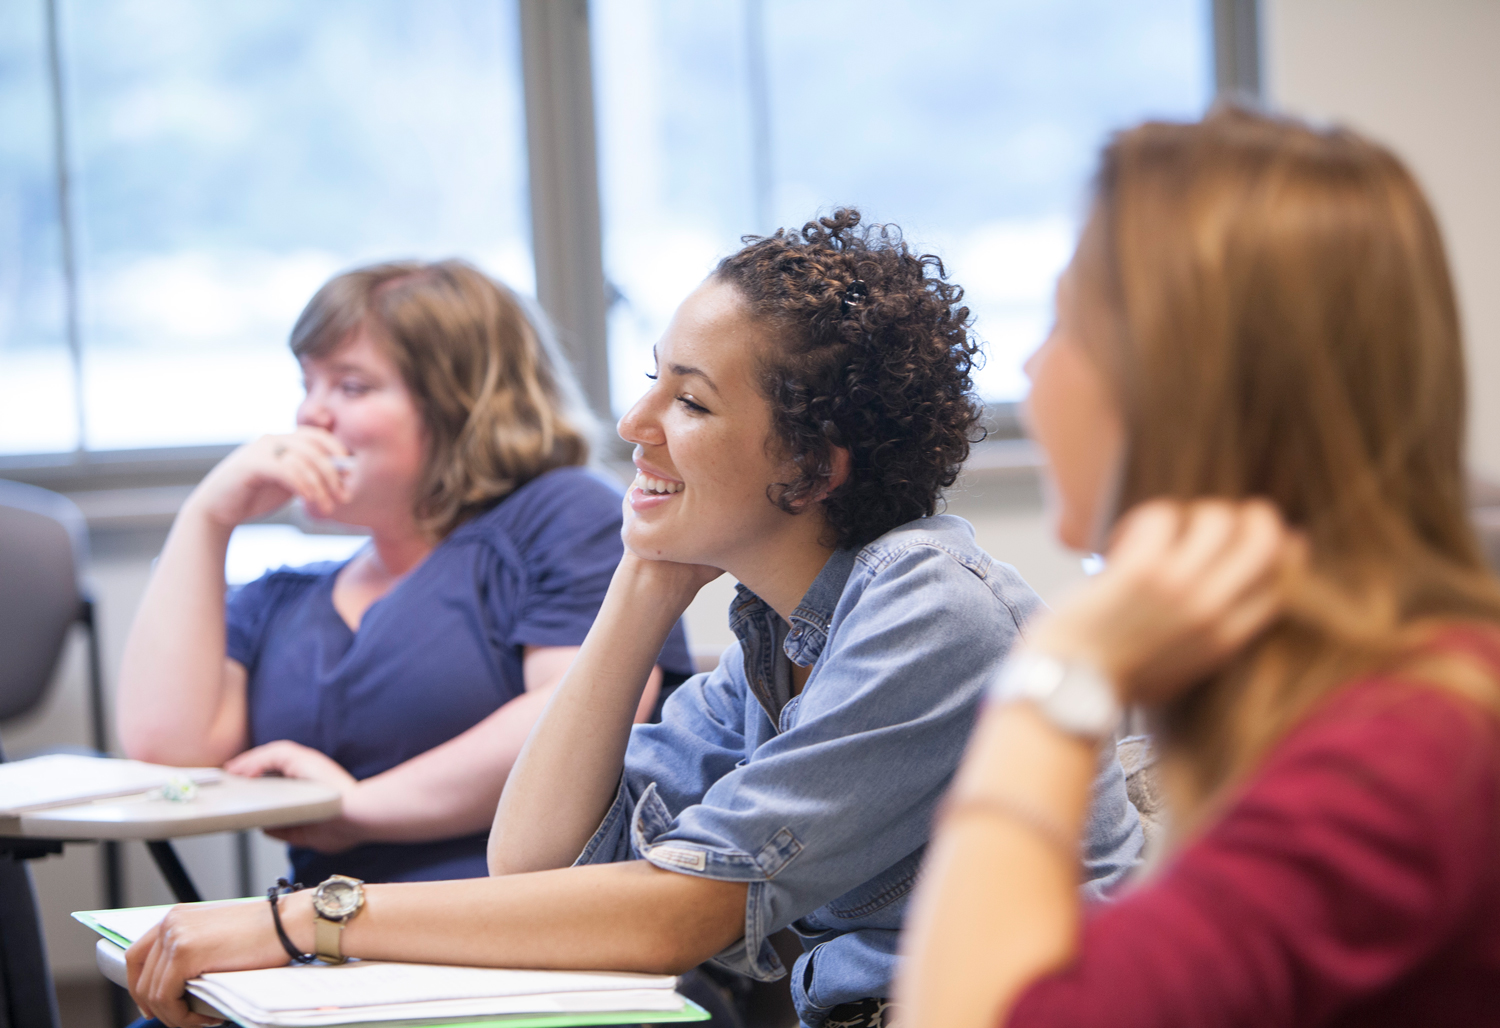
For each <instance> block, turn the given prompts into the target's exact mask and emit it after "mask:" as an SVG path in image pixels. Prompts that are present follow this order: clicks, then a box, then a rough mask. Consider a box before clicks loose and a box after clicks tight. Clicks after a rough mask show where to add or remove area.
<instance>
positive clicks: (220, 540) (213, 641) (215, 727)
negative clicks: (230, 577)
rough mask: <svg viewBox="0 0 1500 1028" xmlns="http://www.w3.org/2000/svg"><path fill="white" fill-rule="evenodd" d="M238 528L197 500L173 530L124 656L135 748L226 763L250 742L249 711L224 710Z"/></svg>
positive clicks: (181, 759) (164, 757)
mask: <svg viewBox="0 0 1500 1028" xmlns="http://www.w3.org/2000/svg"><path fill="white" fill-rule="evenodd" d="M230 532H231V529H230V528H228V527H225V526H223V525H220V524H217V523H215V522H214V521H213V520H212V519H210V518H209V517H207V516H206V515H205V514H203V513H202V512H201V511H199V510H198V509H197V508H196V507H195V505H194V504H193V503H192V501H191V500H189V502H188V504H187V506H185V507H184V508H183V511H182V513H181V514H180V515H179V516H178V518H177V521H176V522H175V523H174V524H173V526H172V531H171V534H170V535H169V536H168V537H167V544H166V546H165V548H164V549H163V550H162V554H161V557H160V558H159V559H158V560H157V563H156V568H155V570H154V571H153V573H152V575H151V580H150V582H149V583H148V584H147V587H146V593H145V596H144V598H143V599H142V601H141V606H140V610H139V612H138V613H137V615H136V619H135V624H134V625H133V626H132V628H131V631H130V637H129V639H128V640H127V642H126V645H125V654H124V658H123V660H122V661H121V666H120V691H119V715H118V718H119V731H120V738H121V741H122V743H123V744H124V747H125V751H126V753H128V754H129V755H130V756H132V757H138V758H141V759H145V760H153V761H158V762H162V763H171V764H220V763H223V762H224V761H225V760H227V759H228V758H229V757H230V756H233V755H234V753H236V752H238V751H239V750H240V749H243V747H244V738H243V736H244V725H243V721H244V719H243V716H240V717H238V718H235V717H233V716H228V717H226V716H225V715H226V711H225V710H224V701H225V693H226V688H225V629H224V590H225V583H224V555H225V552H226V551H227V549H228V546H229V535H230ZM228 713H229V714H231V715H232V714H233V713H234V712H228Z"/></svg>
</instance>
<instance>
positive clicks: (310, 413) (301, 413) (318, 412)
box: [297, 393, 333, 431]
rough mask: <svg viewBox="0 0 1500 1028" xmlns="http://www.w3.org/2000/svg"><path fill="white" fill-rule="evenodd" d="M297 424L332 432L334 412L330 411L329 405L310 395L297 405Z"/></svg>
mask: <svg viewBox="0 0 1500 1028" xmlns="http://www.w3.org/2000/svg"><path fill="white" fill-rule="evenodd" d="M297 424H298V425H299V426H301V425H308V426H310V427H312V428H321V429H323V430H324V431H332V430H333V411H331V410H329V409H328V405H327V404H326V403H324V402H323V401H322V400H321V399H320V398H319V397H317V396H315V395H314V394H312V393H308V394H307V395H306V396H304V397H303V398H302V402H301V403H300V404H298V405H297Z"/></svg>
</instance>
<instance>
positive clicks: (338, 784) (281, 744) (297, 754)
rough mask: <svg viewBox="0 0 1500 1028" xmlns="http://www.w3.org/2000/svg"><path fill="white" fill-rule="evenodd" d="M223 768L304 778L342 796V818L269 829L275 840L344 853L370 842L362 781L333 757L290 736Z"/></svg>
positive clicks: (250, 775) (250, 774) (240, 772)
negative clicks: (363, 815)
mask: <svg viewBox="0 0 1500 1028" xmlns="http://www.w3.org/2000/svg"><path fill="white" fill-rule="evenodd" d="M224 770H225V771H228V772H229V773H230V774H232V775H240V776H242V777H245V778H259V777H261V776H263V775H277V776H280V777H283V778H305V779H308V780H309V781H313V782H322V783H323V784H324V785H327V786H331V787H332V788H334V789H337V790H338V791H339V793H340V795H342V797H343V803H344V809H343V814H342V815H341V816H340V817H336V818H333V819H332V820H330V821H323V822H320V823H318V824H313V825H295V826H293V827H290V828H274V829H266V834H267V835H269V836H271V837H272V838H273V839H280V840H281V841H282V842H285V843H290V844H291V845H293V846H303V847H306V848H307V849H313V850H317V851H318V852H319V853H342V852H343V851H344V850H347V849H350V848H352V847H354V846H358V845H359V844H360V843H362V842H368V841H369V839H368V836H367V833H366V832H365V831H364V829H363V828H362V826H361V822H360V819H359V814H358V808H359V795H360V783H359V781H358V780H357V779H356V778H355V777H354V776H353V775H351V774H350V773H349V772H348V771H345V770H344V769H343V767H342V766H340V765H339V764H338V762H336V761H335V760H333V759H332V758H331V757H329V756H327V755H326V754H323V753H319V752H318V751H317V750H315V749H312V748H310V747H307V746H303V745H302V744H301V743H296V742H292V741H291V740H289V739H281V740H279V741H277V742H268V743H266V744H265V745H263V746H257V747H255V748H254V749H250V750H246V751H245V752H244V753H241V754H240V755H239V756H237V757H234V758H232V759H231V760H229V761H227V762H226V763H225V764H224Z"/></svg>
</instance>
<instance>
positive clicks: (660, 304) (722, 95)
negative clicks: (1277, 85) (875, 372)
mask: <svg viewBox="0 0 1500 1028" xmlns="http://www.w3.org/2000/svg"><path fill="white" fill-rule="evenodd" d="M594 10H595V38H594V43H595V52H596V55H597V56H596V64H597V81H598V87H597V88H598V93H599V107H600V111H599V113H600V126H601V129H600V142H601V154H602V158H601V172H602V181H603V195H604V203H605V218H606V221H605V238H606V243H605V260H606V271H607V274H608V275H609V276H610V279H611V281H612V282H613V283H614V285H615V287H616V289H617V291H618V295H619V300H618V302H617V303H616V305H615V307H614V309H613V310H612V312H611V319H610V333H611V335H610V345H611V360H612V365H613V378H614V383H613V385H614V402H615V404H616V406H617V407H624V406H626V405H628V404H629V403H630V402H631V400H633V398H634V397H635V396H636V395H638V394H639V393H640V391H641V388H642V385H643V382H644V380H643V379H641V373H642V372H643V371H645V370H648V369H649V366H650V365H649V360H650V345H651V342H652V341H653V340H654V338H655V337H656V336H657V335H658V334H659V333H660V332H661V330H662V328H663V327H664V326H665V322H666V319H667V318H668V317H669V316H670V313H671V309H672V304H673V303H674V302H675V300H678V299H680V298H681V297H682V296H683V295H685V294H686V292H687V291H688V290H690V289H691V288H692V286H693V285H694V284H695V283H696V282H697V281H698V279H700V278H701V277H702V276H703V275H704V274H705V273H706V272H707V271H708V270H710V269H711V267H712V265H713V262H714V260H715V259H716V258H717V257H719V256H722V255H723V254H725V253H728V252H730V251H731V250H732V249H734V247H735V246H737V245H738V237H739V235H740V234H741V233H745V232H764V231H768V230H770V229H772V228H774V227H776V226H778V225H798V224H801V223H802V222H803V221H805V220H807V219H808V218H809V217H811V216H812V215H813V214H814V213H815V212H817V211H820V210H821V211H826V210H828V209H829V208H831V207H833V206H835V205H838V204H856V205H858V206H860V207H861V208H863V209H864V210H865V211H866V213H867V214H868V216H869V217H870V218H871V219H872V220H879V221H892V222H895V223H897V224H899V225H901V226H902V228H903V229H905V230H906V232H907V236H908V238H909V239H910V240H911V241H912V242H913V243H914V244H915V245H917V246H919V247H920V248H922V249H924V250H928V251H930V252H935V253H938V254H940V255H941V256H943V257H944V259H945V260H946V261H947V263H948V266H949V268H950V270H951V272H952V273H953V275H954V277H955V278H956V279H957V280H958V281H959V282H961V283H962V284H963V285H964V286H965V287H966V288H967V290H968V297H969V302H970V306H971V307H972V308H973V309H974V311H975V313H976V315H977V324H976V330H977V332H978V334H979V336H980V337H981V338H982V339H983V340H984V341H985V343H986V346H987V349H988V354H989V360H988V363H987V365H986V367H985V368H984V370H983V371H982V372H981V373H980V375H979V384H980V389H981V392H982V393H983V394H984V395H985V396H986V397H987V398H988V399H991V400H1000V401H1004V400H1014V399H1018V398H1019V397H1020V396H1021V395H1022V393H1023V392H1024V389H1025V381H1024V377H1023V376H1022V375H1021V373H1020V364H1021V361H1022V360H1023V359H1024V357H1025V355H1026V353H1027V352H1029V351H1030V349H1031V348H1033V347H1034V346H1035V345H1036V344H1037V343H1038V342H1040V340H1041V337H1042V335H1043V334H1044V333H1045V330H1046V326H1047V321H1048V317H1049V303H1050V297H1051V289H1052V284H1053V282H1054V280H1055V278H1056V274H1057V272H1058V270H1060V268H1061V267H1062V265H1063V263H1064V262H1065V261H1066V260H1067V257H1068V255H1069V251H1070V248H1071V243H1072V236H1073V233H1074V232H1075V231H1076V227H1077V224H1078V220H1079V216H1080V213H1081V211H1080V204H1081V202H1082V198H1083V194H1084V189H1085V187H1086V184H1087V176H1088V174H1089V173H1090V171H1091V170H1092V167H1093V161H1094V155H1095V153H1096V151H1097V149H1098V147H1099V145H1100V144H1101V143H1102V142H1103V141H1104V139H1105V138H1106V136H1107V133H1108V132H1109V131H1110V130H1111V129H1113V128H1116V127H1120V126H1123V125H1126V124H1129V123H1131V122H1133V121H1136V120H1138V119H1140V118H1142V117H1146V116H1163V117H1173V118H1192V117H1196V116H1197V115H1198V114H1200V113H1201V112H1202V110H1203V108H1204V107H1205V105H1206V104H1207V102H1208V100H1209V98H1210V96H1211V81H1212V68H1211V64H1210V54H1211V45H1210V43H1211V28H1210V22H1209V10H1208V4H1207V3H1205V2H1203V0H1138V2H1136V3H1130V4H1119V3H1113V2H1110V0H1053V2H1049V3H1045V4H1040V3H1033V2H1030V0H964V2H958V0H955V2H953V3H948V4H943V5H933V4H928V3H920V2H917V0H821V2H819V3H816V4H809V3H802V2H797V0H740V2H739V3H736V4H716V5H703V4H695V3H693V2H691V0H596V3H595V5H594Z"/></svg>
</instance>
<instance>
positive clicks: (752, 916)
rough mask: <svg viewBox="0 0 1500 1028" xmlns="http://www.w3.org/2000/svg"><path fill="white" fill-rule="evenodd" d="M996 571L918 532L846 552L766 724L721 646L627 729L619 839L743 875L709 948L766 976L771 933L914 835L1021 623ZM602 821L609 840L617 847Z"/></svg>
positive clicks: (704, 871)
mask: <svg viewBox="0 0 1500 1028" xmlns="http://www.w3.org/2000/svg"><path fill="white" fill-rule="evenodd" d="M994 575H1001V576H1004V575H1010V576H1012V577H1014V573H1013V572H1011V571H1010V570H1009V569H1008V568H1006V567H1005V566H1004V565H999V564H994V563H993V562H988V561H986V562H982V563H977V564H976V563H975V562H967V563H966V562H964V561H962V560H960V559H958V558H956V557H954V556H950V555H947V554H944V553H942V552H936V553H935V552H934V548H933V547H930V546H923V545H912V546H908V547H905V548H903V549H900V550H897V551H895V552H893V553H886V554H883V555H882V556H881V559H880V561H879V562H878V563H876V564H874V565H873V566H872V565H871V564H870V561H869V560H868V559H867V557H866V554H863V553H862V554H861V559H860V565H859V566H856V569H855V571H854V573H853V575H851V580H850V584H849V586H848V587H847V588H846V589H845V591H844V594H843V596H842V597H841V598H840V601H839V604H838V606H837V608H836V609H835V611H834V615H833V619H832V623H831V626H830V629H829V633H828V641H827V644H826V646H825V648H824V651H823V652H822V654H821V656H820V659H819V660H818V661H817V663H816V665H815V666H814V669H813V672H812V674H811V676H810V677H809V680H808V682H807V684H806V687H805V688H804V689H803V691H802V693H801V694H800V695H799V696H797V697H795V698H793V699H792V701H791V702H790V703H788V704H787V706H786V707H785V709H783V710H782V712H781V717H780V722H781V724H780V725H779V728H780V731H779V732H778V731H776V727H778V726H771V725H770V723H769V717H768V715H767V714H765V713H764V712H763V711H762V710H761V708H760V707H759V705H758V704H757V703H756V702H755V701H754V700H753V699H752V700H750V701H749V703H745V702H744V701H743V700H741V701H740V702H738V703H736V702H734V700H735V694H736V693H737V694H738V695H739V696H744V695H745V693H746V688H747V687H746V684H745V682H744V680H743V677H742V676H743V667H742V665H741V664H740V663H739V662H738V661H737V660H736V661H734V662H731V661H729V660H727V659H726V660H725V661H723V662H721V665H720V671H718V672H715V676H717V680H715V677H714V676H710V677H709V678H708V679H707V680H706V681H704V682H702V683H701V684H700V686H699V688H697V689H696V690H694V691H693V692H692V693H691V694H689V695H688V696H681V697H679V696H674V697H673V700H674V701H677V700H678V699H679V698H680V699H681V700H682V701H683V702H682V703H680V704H679V703H676V702H674V703H673V704H672V707H673V708H674V709H672V710H670V711H669V715H670V716H667V717H665V718H664V721H663V724H662V725H659V726H642V727H640V728H637V729H636V730H635V733H634V734H633V736H632V739H631V744H630V749H629V753H628V755H627V772H626V775H625V780H624V782H623V783H622V787H621V797H620V800H619V801H618V803H617V810H618V814H619V820H620V821H621V822H624V821H626V820H628V821H629V825H630V840H629V846H630V850H631V853H632V855H638V856H641V857H644V858H645V859H646V860H649V861H651V862H652V863H653V864H655V865H657V866H658V867H662V868H666V869H669V870H672V871H677V872H681V873H685V874H693V875H699V876H702V877H705V878H712V879H718V880H724V881H741V882H745V883H747V884H748V886H749V891H748V897H747V904H746V911H745V932H744V938H743V939H742V940H741V941H740V942H739V943H737V944H736V945H734V946H732V947H730V948H729V949H728V950H725V951H724V952H722V953H720V954H718V956H717V958H716V959H717V960H718V962H719V963H721V964H723V965H725V966H727V967H729V968H731V969H733V970H735V971H738V972H740V973H742V974H746V975H749V976H750V977H753V978H758V979H762V980H769V979H772V978H776V977H779V976H780V975H781V974H782V973H783V968H782V966H781V963H780V961H779V960H778V959H777V958H776V955H775V953H774V951H773V950H772V948H771V946H770V945H769V944H768V943H767V942H766V939H767V937H768V936H769V935H770V934H771V933H773V932H775V931H777V930H778V929H780V928H782V927H785V926H786V925H788V924H790V923H791V922H792V921H794V920H796V919H797V918H799V917H802V916H804V915H806V914H808V913H809V912H811V911H814V910H816V909H817V908H819V907H822V906H823V905H824V904H826V903H828V902H830V901H831V900H834V899H836V898H838V897H840V896H842V895H843V894H845V893H847V892H849V891H850V890H851V889H854V888H855V887H857V886H859V885H861V884H862V883H865V882H867V881H869V880H870V879H872V878H875V877H876V876H877V875H879V874H880V873H881V872H882V871H884V870H886V869H888V868H890V867H892V865H895V864H896V863H897V862H898V861H901V860H902V859H903V858H907V857H909V856H910V855H911V854H912V853H913V852H914V851H915V850H917V849H919V848H920V847H921V846H922V845H923V844H925V842H926V839H927V836H928V833H929V830H930V826H931V821H932V817H933V813H934V808H935V806H936V804H937V802H938V800H939V798H940V797H941V795H942V793H943V791H944V789H945V788H946V787H947V785H948V783H949V780H950V779H951V777H952V775H953V773H954V770H955V768H956V766H957V762H958V757H959V754H960V753H961V752H962V750H963V747H964V744H965V741H966V740H967V738H968V736H969V733H970V731H971V729H972V727H973V724H974V720H975V716H976V712H977V707H978V703H979V699H980V697H981V695H982V693H983V691H984V688H985V686H986V685H987V684H988V683H989V681H990V680H991V678H992V677H993V675H994V673H995V670H996V669H997V668H998V667H999V664H1000V662H1001V661H1002V660H1003V658H1004V655H1005V653H1006V652H1007V651H1008V650H1009V648H1010V646H1011V644H1012V642H1013V641H1014V640H1015V638H1016V636H1017V634H1018V632H1019V624H1018V618H1017V617H1016V612H1015V611H1014V610H1013V609H1012V608H1011V607H1010V606H1008V605H1007V603H1006V601H1005V598H1004V596H1005V589H1004V585H1005V583H1003V582H1002V583H997V582H994V581H990V580H988V579H989V578H990V576H994ZM1015 581H1016V582H1017V583H1019V581H1020V580H1019V578H1015ZM1021 589H1022V590H1024V594H1025V595H1026V596H1032V595H1033V594H1031V593H1030V591H1029V590H1026V589H1025V588H1024V584H1023V585H1022V586H1021ZM727 656H728V655H726V657H727ZM684 688H686V687H684ZM680 692H681V690H680ZM683 707H691V708H692V709H690V710H684V709H677V708H683ZM736 711H737V714H736V713H735V712H736ZM757 717H758V718H760V719H764V724H763V725H757V724H756V723H755V722H754V719H755V718H757ZM761 728H763V729H764V732H763V734H764V736H765V738H764V740H763V741H760V740H759V739H758V738H757V732H758V729H761ZM700 733H702V734H703V735H706V737H707V738H706V740H704V741H699V739H701V736H700ZM694 737H699V738H696V739H695V738H694ZM752 746H753V750H752V749H751V747H752ZM747 753H748V754H749V755H748V756H745V754H747ZM694 780H696V782H697V783H698V785H701V786H702V787H703V791H702V792H700V793H699V794H698V796H696V797H695V796H693V795H692V792H693V789H692V787H691V786H690V784H689V783H690V782H691V781H694ZM699 797H701V798H699ZM627 803H630V804H632V806H633V809H632V810H631V811H630V812H629V814H628V817H627V815H626V812H625V811H624V806H625V804H627ZM611 813H612V814H614V813H616V810H612V812H611ZM602 830H603V828H601V831H602ZM612 830H613V831H614V832H615V840H614V842H613V843H612V846H613V848H612V849H611V850H610V851H611V852H612V853H615V854H623V853H624V848H623V845H622V843H621V841H620V840H619V838H618V833H619V830H620V829H619V828H615V829H612ZM591 845H593V844H592V843H591ZM606 848H608V847H607V846H606V845H605V844H604V843H603V842H602V841H601V844H600V846H599V848H598V850H597V851H596V852H599V853H602V852H603V851H604V850H605V849H606Z"/></svg>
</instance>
